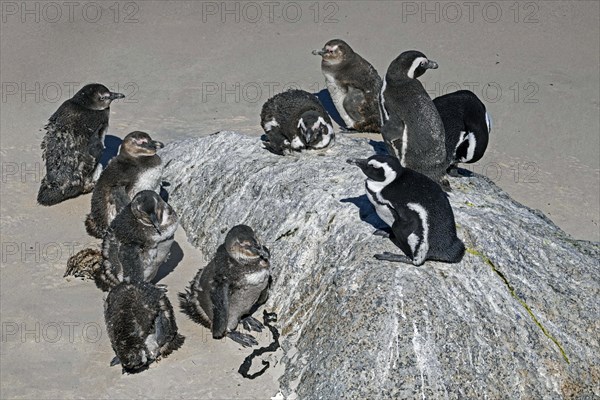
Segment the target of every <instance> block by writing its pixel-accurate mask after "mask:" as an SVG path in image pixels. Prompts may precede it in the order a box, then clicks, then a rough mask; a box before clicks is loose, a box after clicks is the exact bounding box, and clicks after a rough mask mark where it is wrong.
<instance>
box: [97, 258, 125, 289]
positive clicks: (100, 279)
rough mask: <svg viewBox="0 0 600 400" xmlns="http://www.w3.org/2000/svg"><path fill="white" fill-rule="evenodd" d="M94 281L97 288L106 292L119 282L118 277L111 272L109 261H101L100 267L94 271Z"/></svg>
mask: <svg viewBox="0 0 600 400" xmlns="http://www.w3.org/2000/svg"><path fill="white" fill-rule="evenodd" d="M94 281H95V282H96V286H97V287H98V289H100V290H102V291H103V292H108V291H110V289H112V288H113V287H115V286H117V285H118V284H119V283H121V281H120V280H119V278H117V277H116V276H115V275H114V274H113V272H112V268H111V264H110V263H109V262H103V263H102V265H101V267H100V268H98V269H97V270H96V271H95V274H94Z"/></svg>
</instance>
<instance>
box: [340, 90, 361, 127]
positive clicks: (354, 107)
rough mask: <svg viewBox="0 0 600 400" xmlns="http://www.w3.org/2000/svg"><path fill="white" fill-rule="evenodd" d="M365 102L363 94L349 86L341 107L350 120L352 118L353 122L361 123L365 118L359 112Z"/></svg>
mask: <svg viewBox="0 0 600 400" xmlns="http://www.w3.org/2000/svg"><path fill="white" fill-rule="evenodd" d="M365 102H366V98H365V93H364V92H363V91H362V90H360V89H357V88H354V87H351V86H349V87H348V92H347V93H346V97H344V101H343V103H342V105H343V107H344V110H345V111H346V114H348V115H349V116H350V118H352V119H353V120H354V121H362V120H364V119H365V118H364V116H363V115H362V114H361V113H360V111H361V109H362V108H363V105H364V103H365ZM355 129H356V126H355Z"/></svg>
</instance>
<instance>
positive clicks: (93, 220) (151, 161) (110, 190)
mask: <svg viewBox="0 0 600 400" xmlns="http://www.w3.org/2000/svg"><path fill="white" fill-rule="evenodd" d="M162 147H164V145H163V144H162V143H161V142H159V141H156V140H152V138H151V137H150V135H148V134H147V133H145V132H139V131H135V132H131V133H130V134H128V135H127V136H125V139H123V143H122V144H121V147H120V149H119V154H118V155H117V156H116V157H115V158H113V159H112V160H111V161H110V163H109V164H108V166H107V167H106V169H105V170H104V171H103V172H102V174H101V175H100V178H99V179H98V182H97V183H96V186H95V187H94V191H93V193H92V202H91V212H90V213H89V214H88V216H87V218H86V220H85V227H86V231H87V232H88V234H89V235H90V236H94V237H97V238H99V239H102V238H103V237H104V234H105V233H106V230H107V229H108V227H109V226H110V223H111V222H112V220H113V219H114V218H115V217H116V216H117V213H118V212H119V211H121V209H123V207H125V206H126V205H127V204H129V202H131V200H132V199H133V196H135V195H136V194H137V193H138V192H141V191H142V190H153V191H155V192H156V193H160V186H161V183H162V181H161V178H162V167H163V166H162V162H161V158H160V156H159V155H158V154H156V151H157V149H160V148H162Z"/></svg>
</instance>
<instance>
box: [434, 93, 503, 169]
mask: <svg viewBox="0 0 600 400" xmlns="http://www.w3.org/2000/svg"><path fill="white" fill-rule="evenodd" d="M433 104H435V107H436V108H437V110H438V112H439V113H440V117H441V118H442V122H443V123H444V130H445V131H446V153H448V156H449V158H450V166H449V167H448V172H449V173H450V174H451V175H454V176H456V175H458V172H457V166H456V164H458V163H459V162H461V163H474V162H477V161H479V160H480V159H481V157H483V154H484V153H485V150H486V149H487V145H488V140H489V134H490V132H491V130H492V119H491V118H490V116H489V114H488V113H487V111H486V109H485V105H484V104H483V103H482V102H481V100H479V98H478V97H477V96H476V95H475V93H473V92H471V91H469V90H459V91H458V92H454V93H448V94H446V95H444V96H440V97H437V98H435V99H433Z"/></svg>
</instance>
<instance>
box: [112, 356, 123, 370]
mask: <svg viewBox="0 0 600 400" xmlns="http://www.w3.org/2000/svg"><path fill="white" fill-rule="evenodd" d="M119 364H121V360H119V357H117V356H115V357H114V358H113V359H112V360H110V366H111V367H114V366H115V365H119Z"/></svg>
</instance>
